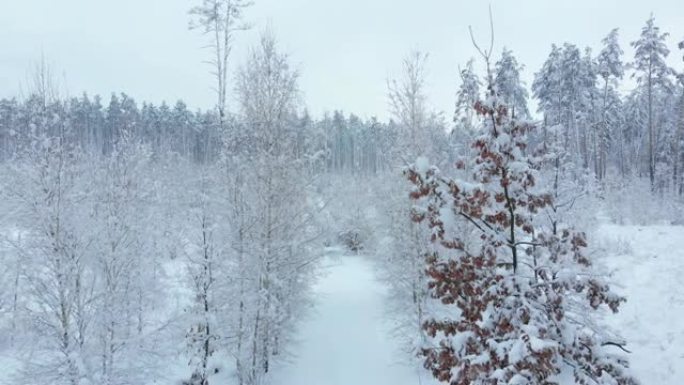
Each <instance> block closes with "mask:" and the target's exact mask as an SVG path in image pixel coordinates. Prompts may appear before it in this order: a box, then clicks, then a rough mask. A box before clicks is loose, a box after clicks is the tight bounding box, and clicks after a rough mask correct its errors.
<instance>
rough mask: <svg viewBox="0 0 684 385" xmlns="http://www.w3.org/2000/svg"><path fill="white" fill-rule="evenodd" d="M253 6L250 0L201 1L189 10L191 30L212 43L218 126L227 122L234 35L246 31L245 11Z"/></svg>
mask: <svg viewBox="0 0 684 385" xmlns="http://www.w3.org/2000/svg"><path fill="white" fill-rule="evenodd" d="M252 4H253V2H252V1H250V0H201V4H200V5H197V6H195V7H193V8H192V9H191V10H190V15H191V16H192V18H193V19H192V21H191V23H190V28H191V29H194V28H198V29H200V30H201V31H202V33H204V34H205V35H208V36H209V40H210V41H211V45H210V47H211V50H212V58H211V59H210V60H209V63H210V64H211V66H212V67H213V68H212V74H213V75H214V76H215V77H216V85H215V87H216V88H215V89H216V96H217V102H216V108H217V110H218V118H219V123H220V125H221V126H223V123H224V122H225V118H226V94H227V90H228V59H229V56H230V52H231V50H232V48H233V37H234V35H235V32H237V31H241V30H244V29H246V28H247V27H248V26H247V25H246V24H245V23H244V22H243V18H244V12H245V10H246V9H247V8H248V7H250V6H251V5H252Z"/></svg>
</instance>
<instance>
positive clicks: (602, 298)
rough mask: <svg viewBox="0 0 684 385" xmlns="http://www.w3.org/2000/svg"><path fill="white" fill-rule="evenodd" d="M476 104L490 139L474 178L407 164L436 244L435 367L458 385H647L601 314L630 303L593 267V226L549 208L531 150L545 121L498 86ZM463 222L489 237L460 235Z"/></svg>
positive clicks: (481, 140)
mask: <svg viewBox="0 0 684 385" xmlns="http://www.w3.org/2000/svg"><path fill="white" fill-rule="evenodd" d="M475 109H476V111H477V112H478V114H480V116H482V119H483V120H482V121H483V127H482V131H483V134H482V135H481V136H480V137H478V138H476V139H475V141H474V142H473V144H472V145H473V148H474V149H475V155H474V156H473V157H472V158H470V159H468V160H467V161H468V162H469V163H471V168H472V172H473V182H472V183H469V182H465V181H463V180H461V179H453V178H449V177H447V176H444V175H443V174H441V173H440V171H439V169H437V168H436V167H430V166H429V164H428V162H427V160H426V159H424V158H420V159H418V161H417V162H416V164H415V165H414V166H413V167H412V168H410V169H409V170H408V171H407V176H408V178H409V180H411V181H412V183H413V184H414V190H413V191H412V193H411V196H412V198H413V199H414V200H415V201H416V207H415V209H414V212H413V214H412V216H413V218H414V220H416V221H417V222H419V223H423V224H424V226H426V227H427V228H429V229H430V240H431V245H432V249H431V252H430V253H429V254H428V255H427V257H426V263H427V265H428V268H427V271H428V275H429V277H430V279H429V282H428V288H429V290H430V294H431V296H432V297H433V298H434V300H435V303H434V304H433V306H434V310H433V313H432V314H431V318H430V319H428V320H427V321H426V322H425V323H424V324H423V327H424V329H425V330H426V332H427V334H428V335H429V336H430V337H431V340H430V341H428V343H427V344H426V346H425V347H424V349H423V351H422V354H423V355H424V357H425V367H426V368H427V369H429V370H430V371H431V372H432V373H433V375H434V376H435V377H436V378H437V379H438V380H440V381H443V382H447V383H450V384H463V385H465V384H511V383H520V384H522V383H554V382H562V381H574V382H576V383H583V384H636V383H637V381H636V380H635V379H633V378H632V377H631V376H630V375H629V373H628V370H627V366H628V363H627V361H626V360H625V358H623V357H621V356H619V355H617V354H616V352H615V351H614V350H615V349H616V347H615V346H614V345H615V344H616V343H615V341H611V340H607V339H606V338H607V337H606V336H607V334H606V333H605V331H604V330H602V329H601V328H599V327H597V326H596V325H595V323H594V322H593V321H592V320H591V318H590V317H589V314H591V313H592V311H593V310H595V309H598V308H599V307H601V306H605V307H607V308H609V309H611V310H612V311H617V310H618V307H619V305H620V303H621V302H623V301H624V298H622V297H620V296H618V295H616V294H615V293H613V292H612V291H611V290H610V289H609V287H608V285H607V284H606V283H605V282H604V281H603V280H602V279H601V278H600V275H599V274H597V273H596V271H594V270H593V267H592V264H591V261H590V259H589V257H588V255H587V253H586V252H585V247H586V246H587V242H586V237H585V235H584V233H582V232H580V231H576V230H574V229H573V228H571V227H568V226H564V225H561V224H559V223H555V224H551V225H550V224H548V223H544V221H543V220H542V217H543V216H542V215H540V210H542V209H543V208H544V207H546V206H548V205H550V204H552V202H553V197H552V195H551V194H550V193H549V192H547V191H544V189H543V188H542V187H541V186H542V184H541V183H540V180H539V167H540V166H541V164H542V162H541V159H539V158H537V157H535V156H533V155H531V154H530V151H529V150H528V148H527V146H528V144H529V142H528V139H527V135H528V133H529V132H530V131H531V130H533V129H534V128H533V127H532V126H531V125H530V124H528V123H525V122H524V121H519V120H517V119H514V118H512V117H511V116H510V112H509V110H508V108H507V106H506V105H505V104H503V103H502V102H501V101H500V99H499V98H498V97H497V96H496V95H495V94H493V93H492V94H490V95H489V97H488V98H487V99H486V100H485V101H481V102H478V103H477V104H476V106H475ZM460 166H462V167H464V165H462V164H461V165H460ZM462 221H466V222H469V223H470V224H472V226H473V229H474V231H475V233H476V234H477V235H478V236H479V242H477V243H475V244H473V243H467V242H466V240H465V239H464V236H463V233H462V232H460V231H457V229H456V226H457V224H458V223H459V222H462Z"/></svg>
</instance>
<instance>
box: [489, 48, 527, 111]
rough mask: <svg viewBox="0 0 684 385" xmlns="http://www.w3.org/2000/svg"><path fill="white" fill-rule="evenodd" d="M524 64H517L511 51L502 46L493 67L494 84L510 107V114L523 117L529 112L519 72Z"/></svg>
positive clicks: (524, 88)
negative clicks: (499, 55)
mask: <svg viewBox="0 0 684 385" xmlns="http://www.w3.org/2000/svg"><path fill="white" fill-rule="evenodd" d="M523 68H524V66H523V65H521V64H518V61H517V60H516V58H515V56H513V51H511V50H509V49H506V48H504V50H503V52H502V53H501V59H499V61H497V62H496V65H495V69H494V74H495V75H494V85H495V86H496V90H497V92H498V94H499V95H500V97H501V98H502V99H503V100H504V102H505V103H506V104H507V105H509V106H510V107H511V115H512V116H514V117H521V118H525V117H528V116H529V114H530V112H529V111H528V109H527V97H528V94H527V88H526V87H525V83H524V82H523V81H522V80H520V72H521V71H522V70H523Z"/></svg>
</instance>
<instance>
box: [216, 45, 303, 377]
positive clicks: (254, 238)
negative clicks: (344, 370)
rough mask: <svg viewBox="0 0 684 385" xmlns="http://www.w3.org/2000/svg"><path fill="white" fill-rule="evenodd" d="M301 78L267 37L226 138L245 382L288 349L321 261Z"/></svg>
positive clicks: (252, 61) (244, 74)
mask: <svg viewBox="0 0 684 385" xmlns="http://www.w3.org/2000/svg"><path fill="white" fill-rule="evenodd" d="M298 77H299V76H298V72H297V71H296V70H295V69H293V68H291V67H290V64H289V62H288V57H287V55H285V54H283V53H281V52H280V51H279V50H278V48H277V45H276V40H275V38H274V37H273V35H271V34H270V33H268V32H267V33H264V34H263V35H262V37H261V40H260V44H259V45H258V46H257V47H255V48H253V49H252V51H251V52H250V56H249V58H248V60H247V63H246V64H245V65H244V66H243V67H241V69H240V71H239V72H238V76H237V82H236V92H237V97H238V100H239V103H240V122H239V123H237V124H238V125H237V126H236V128H235V129H234V130H231V131H233V132H235V134H234V135H233V136H229V137H227V138H226V140H227V142H226V147H225V148H226V149H225V151H226V154H225V159H226V160H225V165H226V173H227V175H228V176H229V181H228V186H230V189H229V191H230V195H231V199H233V202H234V203H232V206H231V210H232V211H233V213H232V214H230V215H231V218H232V223H231V226H232V229H231V236H230V242H231V244H233V250H234V252H235V253H237V261H236V262H237V264H236V265H235V267H234V268H235V269H236V270H235V276H236V277H239V278H238V282H239V288H238V292H239V295H240V298H239V315H238V317H236V319H237V325H234V326H233V330H234V331H235V334H236V335H237V337H236V338H237V339H238V342H237V344H236V346H235V352H234V353H233V355H234V357H235V358H236V361H237V362H236V365H237V366H238V367H239V368H240V369H238V371H239V372H238V377H239V379H240V382H241V383H245V384H258V383H260V382H261V381H262V379H263V378H264V376H265V375H266V374H267V373H268V372H269V370H270V368H271V361H272V360H273V358H274V356H277V355H279V354H280V353H281V352H282V350H283V349H285V348H286V347H287V341H288V338H289V335H290V332H291V328H292V326H293V324H294V322H295V321H296V319H297V314H298V312H299V311H301V306H302V304H304V303H305V302H306V295H305V294H306V291H307V290H306V282H308V278H309V275H310V273H311V271H312V270H311V269H312V268H313V267H314V265H315V261H316V257H315V256H314V255H312V254H311V253H310V252H309V247H310V244H311V242H312V241H313V240H315V239H316V229H315V226H313V220H314V217H315V215H314V212H313V211H312V209H311V206H310V205H309V197H310V185H311V181H310V180H308V179H307V178H306V168H305V167H304V166H305V164H306V162H307V159H306V157H302V154H300V153H298V152H297V147H296V140H297V132H296V130H297V128H298V127H297V124H296V119H295V118H296V109H297V108H298V106H299V100H300V99H299V88H298V84H297V83H298Z"/></svg>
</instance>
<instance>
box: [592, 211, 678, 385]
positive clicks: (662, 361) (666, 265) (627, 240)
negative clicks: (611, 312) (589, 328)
mask: <svg viewBox="0 0 684 385" xmlns="http://www.w3.org/2000/svg"><path fill="white" fill-rule="evenodd" d="M598 238H599V239H601V240H603V241H608V243H607V244H608V245H612V246H613V250H609V256H608V257H607V258H606V259H605V260H604V261H603V264H604V265H605V266H606V267H607V268H608V269H609V270H610V271H611V272H612V281H614V282H615V283H616V284H614V286H615V289H616V290H617V291H618V292H620V293H621V294H623V295H625V296H626V297H627V303H625V304H623V306H622V307H621V310H620V312H619V313H618V314H617V315H615V316H612V317H610V318H609V319H610V321H609V322H610V324H611V325H612V326H613V327H614V328H615V329H616V330H617V331H618V332H619V333H620V334H622V336H623V337H625V339H626V340H627V343H628V347H627V348H628V349H629V350H631V351H632V354H631V355H630V360H631V363H632V368H633V371H634V373H635V374H636V375H637V377H638V378H639V379H640V380H641V382H642V384H644V385H681V384H684V247H683V245H682V243H683V242H684V227H681V226H616V225H604V226H602V227H601V228H600V229H599V232H598ZM630 249H631V250H630Z"/></svg>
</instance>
